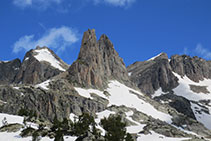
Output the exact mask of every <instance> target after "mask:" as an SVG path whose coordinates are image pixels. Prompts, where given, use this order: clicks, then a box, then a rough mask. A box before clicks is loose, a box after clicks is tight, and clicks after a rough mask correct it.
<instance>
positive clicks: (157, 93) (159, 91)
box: [152, 88, 166, 98]
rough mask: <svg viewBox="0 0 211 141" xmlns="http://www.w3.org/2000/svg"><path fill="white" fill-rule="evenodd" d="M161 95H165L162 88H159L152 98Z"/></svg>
mask: <svg viewBox="0 0 211 141" xmlns="http://www.w3.org/2000/svg"><path fill="white" fill-rule="evenodd" d="M162 94H166V93H165V92H163V91H162V88H159V89H158V90H157V91H155V93H154V94H153V95H152V98H155V97H158V96H161V95H162Z"/></svg>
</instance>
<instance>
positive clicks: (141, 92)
mask: <svg viewBox="0 0 211 141" xmlns="http://www.w3.org/2000/svg"><path fill="white" fill-rule="evenodd" d="M34 51H35V52H36V53H34ZM40 51H44V53H46V51H47V54H48V53H50V55H52V56H51V57H49V58H52V57H53V58H55V60H54V61H53V62H49V58H44V59H47V62H46V61H43V58H42V57H41V58H36V55H37V53H38V54H39V52H40ZM42 53H43V52H42ZM50 60H52V59H50ZM16 61H17V62H19V65H17V64H18V63H15V64H16V65H17V66H18V68H19V69H18V71H16V72H15V73H13V75H12V78H13V79H14V80H16V81H10V79H9V80H8V82H7V83H4V81H5V80H4V77H0V82H1V80H2V82H3V83H2V84H1V85H0V112H3V113H8V114H15V115H16V114H18V112H19V111H20V110H21V109H23V108H27V109H28V110H34V112H36V114H37V116H38V118H41V119H44V120H46V121H49V122H52V121H53V120H54V118H55V117H56V118H58V119H59V120H62V119H63V118H67V119H69V118H71V117H72V115H75V116H76V117H77V116H80V115H81V114H82V113H84V112H88V113H89V114H91V115H93V116H94V117H95V120H96V123H97V127H98V128H99V130H101V131H102V135H103V132H104V130H102V127H101V126H100V123H99V120H100V119H102V118H103V117H108V116H109V115H112V114H115V115H120V116H121V117H122V120H123V121H126V123H127V131H128V132H129V133H131V134H133V138H134V140H142V139H143V137H145V136H146V138H147V137H148V139H149V138H150V137H151V138H152V137H153V138H156V136H157V138H156V139H155V140H159V138H160V137H162V138H163V139H164V140H168V139H172V140H174V139H175V140H183V139H184V138H185V139H190V140H193V141H194V140H195V141H197V140H209V139H210V137H209V136H210V135H211V127H210V125H211V124H209V123H211V120H209V119H211V114H210V112H211V106H210V102H211V96H210V94H211V87H210V86H209V84H211V80H210V79H209V78H210V76H211V71H210V70H211V69H210V68H211V66H210V62H209V61H205V60H204V59H200V58H197V57H193V58H192V57H187V56H179V55H175V56H172V57H171V58H170V59H169V58H168V56H167V54H165V53H161V54H159V55H158V56H156V57H154V58H151V59H149V60H147V61H142V62H136V63H134V64H132V65H130V66H128V67H127V68H126V66H125V64H124V62H123V59H122V58H120V57H119V55H118V53H117V52H116V50H115V49H114V46H113V44H112V42H111V41H110V39H109V38H108V37H107V36H106V35H104V34H103V35H101V37H100V39H99V40H97V38H96V34H95V30H91V29H89V30H88V31H86V32H85V33H84V36H83V39H82V43H81V49H80V52H79V55H78V58H77V60H76V61H75V62H74V63H73V64H72V65H71V66H67V65H66V64H63V61H61V60H60V58H59V57H57V56H56V55H55V54H54V53H53V52H51V50H50V49H48V48H47V47H37V48H36V49H34V50H30V51H29V52H27V53H26V55H25V57H24V59H23V61H22V63H21V62H20V60H19V61H18V60H16ZM56 62H57V63H58V62H59V63H61V64H63V65H64V69H65V71H61V70H60V69H58V68H55V67H53V65H52V63H56ZM7 63H11V62H7ZM7 63H0V74H3V75H2V76H6V75H4V74H5V73H2V72H3V71H2V69H1V64H7ZM12 67H13V66H11V65H9V68H10V69H11V68H12ZM1 71H2V72H1ZM27 71H28V72H27ZM51 71H52V73H51ZM48 73H50V74H48ZM14 75H15V76H14ZM0 76H1V75H0ZM194 76H196V77H194ZM12 78H11V79H12ZM3 80H4V81H3ZM6 81H7V80H6ZM97 116H98V117H97ZM5 134H6V133H5ZM87 136H88V137H90V136H92V135H87ZM83 140H84V141H86V140H88V139H86V137H85V138H84V139H83Z"/></svg>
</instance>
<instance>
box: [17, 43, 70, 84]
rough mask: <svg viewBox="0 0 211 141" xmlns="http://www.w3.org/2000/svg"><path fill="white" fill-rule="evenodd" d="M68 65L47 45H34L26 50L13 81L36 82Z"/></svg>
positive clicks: (62, 69) (64, 68) (61, 70)
mask: <svg viewBox="0 0 211 141" xmlns="http://www.w3.org/2000/svg"><path fill="white" fill-rule="evenodd" d="M67 68H68V65H67V64H66V63H64V62H63V61H62V60H61V59H60V58H59V57H58V56H57V55H56V54H55V53H54V52H53V51H52V50H50V49H49V48H47V47H39V46H38V47H36V49H32V50H30V51H28V52H27V53H26V55H25V57H24V59H23V62H22V64H21V68H20V70H19V72H18V74H17V76H16V77H15V83H24V84H37V83H40V82H43V81H45V80H47V79H50V78H51V77H53V76H55V75H58V74H59V73H60V72H63V71H65V70H66V69H67Z"/></svg>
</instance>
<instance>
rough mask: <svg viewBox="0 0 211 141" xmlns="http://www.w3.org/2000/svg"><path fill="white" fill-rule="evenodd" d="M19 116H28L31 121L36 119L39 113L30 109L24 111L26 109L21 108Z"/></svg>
mask: <svg viewBox="0 0 211 141" xmlns="http://www.w3.org/2000/svg"><path fill="white" fill-rule="evenodd" d="M18 115H19V116H26V117H29V119H31V118H33V117H35V118H37V113H36V111H33V110H29V109H24V108H21V109H20V110H19V111H18Z"/></svg>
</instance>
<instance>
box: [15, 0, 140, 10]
mask: <svg viewBox="0 0 211 141" xmlns="http://www.w3.org/2000/svg"><path fill="white" fill-rule="evenodd" d="M77 1H78V2H79V3H80V5H84V4H85V5H87V4H90V3H91V4H94V5H98V4H105V5H112V6H115V7H123V8H128V7H130V6H131V5H132V4H133V3H135V1H136V0H77ZM75 3H76V2H75V1H72V0H13V4H14V5H15V6H17V7H19V8H21V9H26V8H34V9H39V10H46V9H48V8H53V9H54V10H55V9H56V10H57V11H58V12H62V13H67V12H68V11H69V9H70V8H71V7H74V6H73V5H74V4H75Z"/></svg>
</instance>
